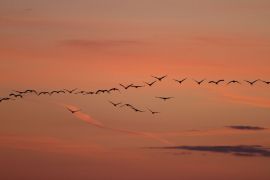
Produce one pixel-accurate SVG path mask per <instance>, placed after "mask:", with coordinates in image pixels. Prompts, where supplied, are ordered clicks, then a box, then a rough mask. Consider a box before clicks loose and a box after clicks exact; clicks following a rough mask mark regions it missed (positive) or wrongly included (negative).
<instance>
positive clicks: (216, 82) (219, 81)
mask: <svg viewBox="0 0 270 180" xmlns="http://www.w3.org/2000/svg"><path fill="white" fill-rule="evenodd" d="M223 81H225V80H224V79H220V80H218V81H209V82H208V83H209V84H216V85H218V84H219V83H221V82H223Z"/></svg>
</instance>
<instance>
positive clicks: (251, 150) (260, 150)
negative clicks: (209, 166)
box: [148, 145, 270, 157]
mask: <svg viewBox="0 0 270 180" xmlns="http://www.w3.org/2000/svg"><path fill="white" fill-rule="evenodd" d="M148 149H172V150H188V151H202V152H210V153H223V154H231V155H236V156H262V157H270V150H269V148H266V147H263V146H259V145H238V146H171V147H150V148H148Z"/></svg>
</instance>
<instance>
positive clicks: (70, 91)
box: [64, 88, 78, 94]
mask: <svg viewBox="0 0 270 180" xmlns="http://www.w3.org/2000/svg"><path fill="white" fill-rule="evenodd" d="M77 89H78V88H75V89H72V90H68V89H64V91H66V92H68V93H69V94H72V93H73V92H74V91H76V90H77Z"/></svg>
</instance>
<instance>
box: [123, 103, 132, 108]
mask: <svg viewBox="0 0 270 180" xmlns="http://www.w3.org/2000/svg"><path fill="white" fill-rule="evenodd" d="M124 106H127V107H130V108H134V106H132V105H131V104H123V105H122V106H120V107H124Z"/></svg>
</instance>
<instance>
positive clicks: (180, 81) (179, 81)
mask: <svg viewBox="0 0 270 180" xmlns="http://www.w3.org/2000/svg"><path fill="white" fill-rule="evenodd" d="M173 80H174V81H176V82H178V83H179V84H182V83H183V82H184V81H185V80H187V78H184V79H182V80H178V79H173Z"/></svg>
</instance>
